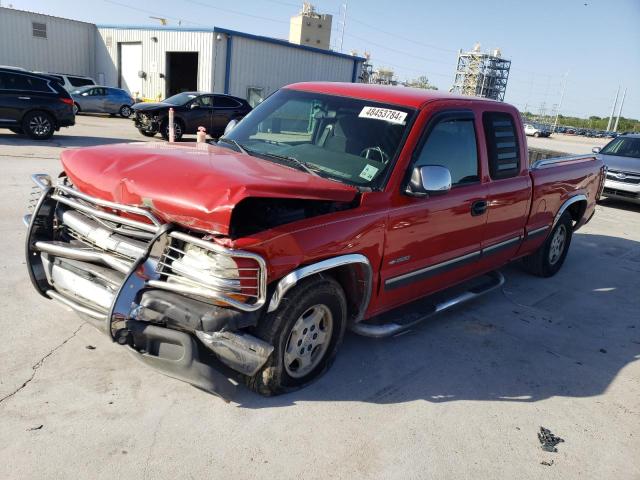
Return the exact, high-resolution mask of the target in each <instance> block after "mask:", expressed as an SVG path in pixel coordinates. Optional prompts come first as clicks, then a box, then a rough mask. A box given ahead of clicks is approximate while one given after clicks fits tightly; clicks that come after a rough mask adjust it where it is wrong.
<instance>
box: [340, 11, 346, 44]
mask: <svg viewBox="0 0 640 480" xmlns="http://www.w3.org/2000/svg"><path fill="white" fill-rule="evenodd" d="M346 28H347V0H345V2H344V3H343V4H342V32H341V33H340V51H341V52H342V44H343V43H344V31H345V29H346Z"/></svg>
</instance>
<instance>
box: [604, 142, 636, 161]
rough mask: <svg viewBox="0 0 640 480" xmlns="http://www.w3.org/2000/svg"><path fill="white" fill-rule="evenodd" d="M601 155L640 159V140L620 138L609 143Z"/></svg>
mask: <svg viewBox="0 0 640 480" xmlns="http://www.w3.org/2000/svg"><path fill="white" fill-rule="evenodd" d="M600 153H602V154H605V155H617V156H619V157H631V158H640V138H633V137H618V138H616V139H615V140H612V141H611V142H609V143H608V144H607V146H606V147H604V148H603V149H602V150H601V151H600Z"/></svg>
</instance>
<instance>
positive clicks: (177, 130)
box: [160, 120, 184, 142]
mask: <svg viewBox="0 0 640 480" xmlns="http://www.w3.org/2000/svg"><path fill="white" fill-rule="evenodd" d="M173 133H174V136H173V139H174V141H176V142H179V141H180V139H181V138H182V135H183V134H184V125H182V122H181V121H180V120H174V121H173ZM160 135H162V138H164V139H165V140H167V141H169V121H168V120H164V121H163V122H162V125H160Z"/></svg>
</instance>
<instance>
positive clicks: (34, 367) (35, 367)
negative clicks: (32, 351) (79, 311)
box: [0, 324, 84, 403]
mask: <svg viewBox="0 0 640 480" xmlns="http://www.w3.org/2000/svg"><path fill="white" fill-rule="evenodd" d="M82 327H84V324H82V325H80V326H79V327H78V328H76V329H75V330H74V332H73V333H72V334H71V335H69V336H68V337H67V338H65V339H64V340H63V341H62V343H59V344H58V345H56V346H55V347H53V348H52V349H51V350H49V353H47V354H46V355H45V356H44V357H42V358H41V359H40V360H38V361H37V362H36V363H35V364H33V365H31V376H29V378H27V379H26V380H25V381H24V382H23V383H22V385H20V386H19V387H18V388H16V389H15V390H14V391H13V392H11V393H9V394H7V395H5V396H4V397H1V398H0V403H2V402H4V401H5V400H7V399H9V398H11V397H13V396H14V395H15V394H17V393H18V392H20V391H21V390H22V389H23V388H24V387H26V386H27V385H29V383H30V382H31V381H32V380H33V379H34V378H35V376H36V373H37V372H38V369H39V368H40V367H42V365H43V364H44V362H45V360H46V359H47V358H49V357H50V356H51V355H53V354H54V353H56V352H57V351H58V350H59V349H61V348H62V347H63V346H65V345H66V343H67V342H68V341H69V340H71V339H72V338H73V337H75V336H76V335H77V333H78V332H79V331H80V329H81V328H82Z"/></svg>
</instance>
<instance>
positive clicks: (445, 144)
mask: <svg viewBox="0 0 640 480" xmlns="http://www.w3.org/2000/svg"><path fill="white" fill-rule="evenodd" d="M426 165H440V166H442V167H446V168H448V169H449V171H450V172H451V183H452V185H454V186H455V185H464V184H467V183H474V182H478V181H479V180H480V176H479V173H478V149H477V147H476V130H475V127H474V125H473V117H468V118H467V117H465V118H447V119H443V120H441V121H439V122H438V123H437V124H436V125H435V126H434V127H433V128H432V130H431V132H429V136H428V137H427V139H426V141H425V143H424V145H423V146H422V149H421V150H420V153H419V154H418V156H417V159H416V162H415V164H414V167H424V166H426Z"/></svg>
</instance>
